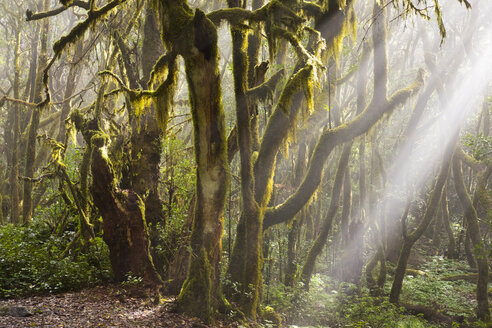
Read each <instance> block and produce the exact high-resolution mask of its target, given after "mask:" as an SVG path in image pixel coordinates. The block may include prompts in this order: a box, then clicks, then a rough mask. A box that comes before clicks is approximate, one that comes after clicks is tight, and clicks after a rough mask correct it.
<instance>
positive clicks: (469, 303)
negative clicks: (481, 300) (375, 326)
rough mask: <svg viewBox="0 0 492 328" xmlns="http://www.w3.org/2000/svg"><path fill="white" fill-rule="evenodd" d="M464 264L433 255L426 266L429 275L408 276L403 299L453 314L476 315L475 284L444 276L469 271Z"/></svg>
mask: <svg viewBox="0 0 492 328" xmlns="http://www.w3.org/2000/svg"><path fill="white" fill-rule="evenodd" d="M459 266H461V267H462V268H464V267H466V266H465V264H464V263H460V262H455V261H451V260H447V259H443V258H441V257H437V256H435V257H433V258H432V260H431V261H429V262H427V263H426V264H425V266H424V271H425V272H426V273H427V276H416V277H413V276H406V277H405V281H404V283H403V289H402V296H401V300H402V301H403V302H408V303H412V304H419V305H425V306H430V305H432V306H433V307H435V308H436V309H439V310H440V311H441V312H443V313H444V314H446V315H449V316H462V317H464V318H467V317H472V316H473V315H474V309H475V308H476V300H475V299H473V300H470V295H473V294H474V288H476V285H475V284H472V283H470V282H466V281H463V280H457V281H445V280H441V279H440V276H441V275H455V274H463V273H466V272H464V271H462V270H460V269H459Z"/></svg>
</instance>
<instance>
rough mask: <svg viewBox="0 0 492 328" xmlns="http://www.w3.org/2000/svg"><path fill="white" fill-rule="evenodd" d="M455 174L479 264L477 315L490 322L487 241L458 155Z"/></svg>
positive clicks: (454, 163) (455, 181)
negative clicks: (467, 189) (484, 238)
mask: <svg viewBox="0 0 492 328" xmlns="http://www.w3.org/2000/svg"><path fill="white" fill-rule="evenodd" d="M453 176H454V187H455V189H456V193H457V194H458V198H459V199H460V202H461V205H462V206H463V209H464V211H465V213H464V215H465V219H466V222H467V223H468V229H467V231H468V233H469V236H470V239H471V242H472V244H473V249H474V250H475V252H476V260H477V265H478V281H477V303H478V312H477V316H478V318H479V319H481V320H483V321H485V322H488V320H489V319H490V310H489V301H488V294H487V284H488V276H489V265H488V261H487V248H486V246H485V243H484V242H483V241H482V237H481V235H480V226H479V224H478V216H477V211H476V210H475V207H474V206H473V203H472V200H471V199H470V196H469V195H468V192H467V191H466V188H465V183H464V181H463V173H462V170H461V162H460V160H459V159H458V158H457V157H456V158H455V159H454V161H453Z"/></svg>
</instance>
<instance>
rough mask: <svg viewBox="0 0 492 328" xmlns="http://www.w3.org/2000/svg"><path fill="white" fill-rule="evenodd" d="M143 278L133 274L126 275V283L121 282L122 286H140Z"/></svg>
mask: <svg viewBox="0 0 492 328" xmlns="http://www.w3.org/2000/svg"><path fill="white" fill-rule="evenodd" d="M142 281H143V279H142V277H138V276H134V275H133V274H132V273H131V272H129V273H128V274H127V275H126V279H125V281H122V282H121V286H124V287H129V286H138V285H140V284H141V283H142Z"/></svg>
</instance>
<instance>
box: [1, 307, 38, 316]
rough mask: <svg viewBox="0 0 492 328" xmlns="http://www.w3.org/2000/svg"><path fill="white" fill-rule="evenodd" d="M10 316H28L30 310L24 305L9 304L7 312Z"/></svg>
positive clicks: (30, 314)
mask: <svg viewBox="0 0 492 328" xmlns="http://www.w3.org/2000/svg"><path fill="white" fill-rule="evenodd" d="M7 314H8V315H9V316H11V317H30V316H32V313H31V311H30V310H29V309H28V308H26V307H25V306H11V307H10V308H9V310H8V313H7Z"/></svg>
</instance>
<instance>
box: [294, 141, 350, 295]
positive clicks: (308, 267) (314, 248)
mask: <svg viewBox="0 0 492 328" xmlns="http://www.w3.org/2000/svg"><path fill="white" fill-rule="evenodd" d="M351 152H352V142H349V143H347V144H346V145H345V146H344V147H343V150H342V154H341V155H340V159H339V161H338V168H337V172H336V175H335V182H334V183H333V187H332V191H331V199H330V206H329V208H328V212H327V214H326V216H325V219H324V221H323V223H322V226H321V229H320V232H319V234H318V236H317V237H316V239H315V240H314V242H313V244H312V245H311V247H310V248H309V252H308V255H307V258H306V260H305V262H304V265H303V267H302V272H301V276H300V279H301V281H302V282H303V284H304V288H305V289H309V283H310V281H311V275H312V274H313V271H314V266H315V263H316V259H317V258H318V256H319V255H320V254H321V252H322V251H323V247H324V246H325V244H326V240H327V239H328V234H329V232H330V230H331V227H332V225H333V221H334V219H335V215H336V214H337V212H338V209H339V205H338V203H339V199H340V196H341V191H342V186H343V181H344V177H345V174H346V171H347V167H348V162H349V159H350V154H351Z"/></svg>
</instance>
